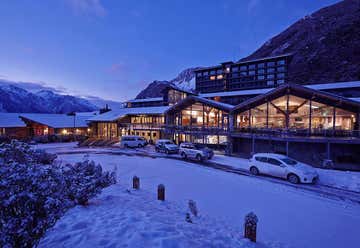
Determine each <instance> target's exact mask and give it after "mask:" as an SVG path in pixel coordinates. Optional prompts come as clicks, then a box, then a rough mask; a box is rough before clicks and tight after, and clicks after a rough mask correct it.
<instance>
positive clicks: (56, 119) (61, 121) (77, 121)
mask: <svg viewBox="0 0 360 248" xmlns="http://www.w3.org/2000/svg"><path fill="white" fill-rule="evenodd" d="M20 117H22V118H25V119H27V120H30V121H33V122H37V123H39V124H43V125H45V126H49V127H52V128H74V127H75V128H80V127H87V126H88V125H87V123H86V120H87V119H89V116H79V115H78V116H74V115H66V114H20Z"/></svg>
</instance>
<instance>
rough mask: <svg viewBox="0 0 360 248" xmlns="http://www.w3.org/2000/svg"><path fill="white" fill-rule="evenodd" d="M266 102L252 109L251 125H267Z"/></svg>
mask: <svg viewBox="0 0 360 248" xmlns="http://www.w3.org/2000/svg"><path fill="white" fill-rule="evenodd" d="M266 105H267V104H266V103H265V104H262V105H260V106H258V107H256V108H252V109H251V127H256V128H265V127H266V111H267V110H266V109H267V107H266Z"/></svg>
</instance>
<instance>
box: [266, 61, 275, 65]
mask: <svg viewBox="0 0 360 248" xmlns="http://www.w3.org/2000/svg"><path fill="white" fill-rule="evenodd" d="M267 66H275V62H273V61H271V62H267Z"/></svg>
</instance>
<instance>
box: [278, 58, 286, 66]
mask: <svg viewBox="0 0 360 248" xmlns="http://www.w3.org/2000/svg"><path fill="white" fill-rule="evenodd" d="M277 64H278V65H285V60H283V59H282V60H279V61H278V62H277Z"/></svg>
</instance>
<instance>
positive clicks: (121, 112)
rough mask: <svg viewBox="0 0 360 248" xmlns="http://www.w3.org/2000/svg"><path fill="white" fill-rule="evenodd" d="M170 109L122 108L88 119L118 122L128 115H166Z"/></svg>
mask: <svg viewBox="0 0 360 248" xmlns="http://www.w3.org/2000/svg"><path fill="white" fill-rule="evenodd" d="M168 108H169V106H160V107H141V108H121V109H116V110H111V111H109V112H106V113H103V114H101V115H97V116H94V117H92V118H88V121H116V120H117V119H119V118H122V117H125V116H127V115H142V114H144V115H145V114H148V115H151V114H154V115H156V114H164V113H165V111H166V110H167V109H168Z"/></svg>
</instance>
